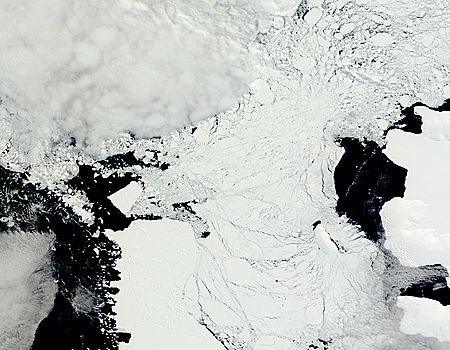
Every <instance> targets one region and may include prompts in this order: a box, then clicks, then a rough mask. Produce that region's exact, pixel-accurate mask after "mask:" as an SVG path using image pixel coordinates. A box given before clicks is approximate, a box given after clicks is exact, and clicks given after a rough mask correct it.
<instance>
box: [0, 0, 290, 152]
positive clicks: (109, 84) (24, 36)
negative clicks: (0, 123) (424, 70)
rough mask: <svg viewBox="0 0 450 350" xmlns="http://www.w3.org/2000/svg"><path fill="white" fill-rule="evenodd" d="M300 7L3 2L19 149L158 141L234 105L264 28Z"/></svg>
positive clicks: (2, 67)
mask: <svg viewBox="0 0 450 350" xmlns="http://www.w3.org/2000/svg"><path fill="white" fill-rule="evenodd" d="M293 8H295V6H293V2H292V0H290V1H289V2H287V1H286V0H283V1H279V2H278V5H277V4H276V3H275V2H274V1H270V0H261V1H258V2H254V1H250V0H244V1H231V2H230V1H225V0H217V1H209V0H199V1H186V0H175V1H150V0H142V1H136V0H117V1H106V0H98V1H73V0H71V1H67V0H43V1H28V0H16V1H12V2H11V1H6V0H0V44H1V48H2V55H1V56H0V96H1V97H2V98H3V100H4V103H5V104H6V106H7V107H8V109H10V110H12V111H14V113H15V114H16V117H15V118H13V119H12V120H11V123H12V128H14V129H15V130H16V131H15V132H16V133H17V132H19V130H20V135H16V137H18V138H19V139H18V140H17V143H18V144H21V143H22V144H23V142H24V141H25V140H26V139H27V138H29V136H30V135H33V137H34V139H37V141H40V140H46V139H48V138H49V137H50V136H51V135H53V136H55V132H56V130H58V131H59V132H58V133H57V134H58V135H59V134H61V133H62V134H63V135H64V134H71V135H73V136H75V137H76V138H77V139H79V140H80V141H85V142H87V143H88V144H93V143H96V142H98V140H102V139H104V138H107V137H113V136H114V135H116V134H117V133H118V132H120V131H124V130H132V131H134V132H136V133H137V134H138V135H145V136H154V135H159V134H161V133H164V132H167V131H169V130H172V129H174V128H177V127H180V126H183V125H185V124H187V123H189V122H191V121H197V120H199V119H202V118H205V117H208V116H210V115H212V114H214V113H217V112H219V111H221V110H223V109H226V108H227V107H230V106H231V105H232V104H234V103H235V101H236V99H237V98H238V97H239V95H240V94H241V93H242V92H243V91H245V89H246V87H247V85H248V83H249V82H250V79H251V77H250V75H251V74H250V66H251V65H250V61H249V58H248V47H247V46H248V44H249V43H250V42H251V40H253V38H254V35H255V33H256V23H257V19H258V18H259V17H260V16H261V17H265V16H266V17H267V16H268V15H269V14H270V13H271V12H273V13H286V12H289V11H291V10H292V9H293Z"/></svg>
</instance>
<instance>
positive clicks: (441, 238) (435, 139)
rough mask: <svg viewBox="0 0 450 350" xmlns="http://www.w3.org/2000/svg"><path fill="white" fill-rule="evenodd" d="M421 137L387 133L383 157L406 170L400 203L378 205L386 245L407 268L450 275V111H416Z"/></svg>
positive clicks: (398, 199)
mask: <svg viewBox="0 0 450 350" xmlns="http://www.w3.org/2000/svg"><path fill="white" fill-rule="evenodd" d="M415 111H416V113H418V114H419V115H420V116H421V117H422V120H423V133H422V134H418V135H416V134H411V133H405V132H403V131H401V130H392V131H390V132H389V134H388V138H387V146H386V149H385V150H384V153H385V154H386V155H387V156H388V157H389V158H390V159H391V160H392V161H393V162H395V163H396V164H398V165H400V166H403V167H405V168H406V169H408V175H407V178H406V192H405V196H404V198H394V199H392V200H391V201H389V202H388V203H386V204H385V205H384V206H383V209H382V211H381V217H382V220H383V225H384V227H385V229H386V243H385V246H386V247H387V248H388V249H390V250H392V252H393V253H394V254H395V255H396V256H397V257H398V258H399V259H400V261H401V263H402V264H404V265H407V266H420V265H433V264H441V265H443V266H445V267H446V268H447V269H448V270H450V255H449V253H448V252H449V251H450V215H449V212H450V202H449V198H450V186H448V185H447V184H448V180H449V179H450V167H448V164H447V163H448V160H449V159H450V112H435V111H432V110H430V109H428V108H426V107H416V108H415Z"/></svg>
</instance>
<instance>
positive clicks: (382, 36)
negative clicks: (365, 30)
mask: <svg viewBox="0 0 450 350" xmlns="http://www.w3.org/2000/svg"><path fill="white" fill-rule="evenodd" d="M393 42H394V38H393V37H392V35H391V34H389V33H377V34H375V35H374V36H373V37H372V43H373V44H374V45H375V46H388V45H391V44H392V43H393Z"/></svg>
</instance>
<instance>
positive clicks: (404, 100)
mask: <svg viewBox="0 0 450 350" xmlns="http://www.w3.org/2000/svg"><path fill="white" fill-rule="evenodd" d="M398 102H400V105H401V106H402V107H408V106H409V105H410V98H409V96H408V95H402V96H400V98H399V99H398Z"/></svg>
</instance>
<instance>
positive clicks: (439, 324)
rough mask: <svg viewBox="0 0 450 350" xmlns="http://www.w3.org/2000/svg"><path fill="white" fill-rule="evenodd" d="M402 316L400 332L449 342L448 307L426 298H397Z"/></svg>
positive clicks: (449, 318) (449, 322)
mask: <svg viewBox="0 0 450 350" xmlns="http://www.w3.org/2000/svg"><path fill="white" fill-rule="evenodd" d="M398 306H399V307H401V308H402V309H403V312H404V316H403V319H402V323H401V326H400V330H401V331H402V332H404V333H406V334H421V335H423V336H424V337H434V338H438V339H439V340H441V341H447V342H450V306H442V305H441V304H440V303H439V302H438V301H436V300H431V299H427V298H415V297H408V296H404V297H398Z"/></svg>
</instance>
